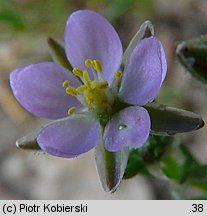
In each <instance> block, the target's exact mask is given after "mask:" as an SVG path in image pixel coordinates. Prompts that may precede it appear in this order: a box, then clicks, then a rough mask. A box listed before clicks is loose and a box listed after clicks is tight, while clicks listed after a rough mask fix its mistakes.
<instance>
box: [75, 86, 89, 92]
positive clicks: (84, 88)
mask: <svg viewBox="0 0 207 216" xmlns="http://www.w3.org/2000/svg"><path fill="white" fill-rule="evenodd" d="M86 89H87V86H85V85H81V86H79V87H78V88H76V91H77V92H83V91H85V90H86Z"/></svg>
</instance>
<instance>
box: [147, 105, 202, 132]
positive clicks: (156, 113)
mask: <svg viewBox="0 0 207 216" xmlns="http://www.w3.org/2000/svg"><path fill="white" fill-rule="evenodd" d="M145 108H146V109H147V111H148V112H149V115H150V118H151V133H154V134H158V135H174V134H177V133H184V132H190V131H194V130H197V129H200V128H201V127H203V126H204V121H203V120H202V118H201V117H200V116H199V115H197V114H195V113H193V112H189V111H186V110H183V109H177V108H174V107H168V106H165V105H160V104H158V103H156V102H154V103H149V104H147V105H145Z"/></svg>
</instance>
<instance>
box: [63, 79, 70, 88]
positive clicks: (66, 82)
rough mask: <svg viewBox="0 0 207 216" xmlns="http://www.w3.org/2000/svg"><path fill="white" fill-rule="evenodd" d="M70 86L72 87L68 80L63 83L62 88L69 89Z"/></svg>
mask: <svg viewBox="0 0 207 216" xmlns="http://www.w3.org/2000/svg"><path fill="white" fill-rule="evenodd" d="M69 85H70V83H69V81H68V80H65V81H64V82H63V84H62V86H63V87H64V88H66V87H69Z"/></svg>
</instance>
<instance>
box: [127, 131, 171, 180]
mask: <svg viewBox="0 0 207 216" xmlns="http://www.w3.org/2000/svg"><path fill="white" fill-rule="evenodd" d="M173 140H174V139H173V137H170V136H155V135H153V136H150V137H149V138H148V140H147V142H146V143H145V144H144V145H143V146H142V147H141V148H139V149H132V150H131V152H130V154H129V159H128V163H127V168H126V170H125V174H124V178H125V179H128V178H132V177H133V176H135V175H136V174H138V173H142V174H144V175H150V173H149V172H148V170H147V166H148V165H150V164H153V163H155V162H157V161H159V159H160V158H161V157H162V156H163V155H164V154H165V152H166V149H167V147H168V146H169V145H170V144H171V143H172V141H173Z"/></svg>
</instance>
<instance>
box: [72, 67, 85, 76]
mask: <svg viewBox="0 0 207 216" xmlns="http://www.w3.org/2000/svg"><path fill="white" fill-rule="evenodd" d="M73 74H74V75H75V76H77V77H82V76H83V71H82V70H81V69H79V68H73Z"/></svg>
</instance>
